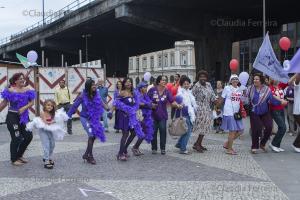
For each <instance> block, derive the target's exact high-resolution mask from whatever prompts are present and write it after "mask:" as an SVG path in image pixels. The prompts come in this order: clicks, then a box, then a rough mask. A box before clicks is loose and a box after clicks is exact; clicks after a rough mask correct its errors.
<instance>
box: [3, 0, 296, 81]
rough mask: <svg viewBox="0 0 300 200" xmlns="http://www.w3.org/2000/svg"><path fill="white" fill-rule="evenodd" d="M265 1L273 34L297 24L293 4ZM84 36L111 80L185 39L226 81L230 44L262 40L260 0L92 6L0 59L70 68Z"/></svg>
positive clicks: (19, 39) (126, 1)
mask: <svg viewBox="0 0 300 200" xmlns="http://www.w3.org/2000/svg"><path fill="white" fill-rule="evenodd" d="M81 1H84V0H81ZM266 1H267V9H266V11H267V22H268V23H267V25H269V27H268V28H267V30H269V31H270V32H271V33H278V32H279V31H280V27H281V25H282V24H284V23H287V22H295V21H298V20H300V15H297V11H298V10H299V9H298V8H299V6H298V3H297V1H296V0H286V1H284V2H283V1H281V0H272V1H271V0H266ZM83 34H91V37H90V38H89V39H88V49H89V60H93V59H99V58H100V59H102V60H103V63H105V64H106V65H107V67H108V68H107V73H108V75H109V76H111V75H113V74H115V75H117V76H124V75H126V74H127V71H128V57H129V56H132V55H138V54H143V53H146V52H150V51H155V50H160V49H164V48H170V47H173V45H174V42H175V41H177V40H183V39H189V40H193V41H194V42H195V50H196V64H197V69H198V70H199V69H214V70H217V71H219V72H220V73H221V74H222V75H224V74H225V69H227V68H228V62H229V60H230V59H231V47H232V46H231V45H232V42H234V41H238V40H241V39H247V38H250V37H257V36H262V0H255V1H253V0H243V1H240V0H224V1H220V0H209V1H208V0H207V1H206V0H95V1H91V2H90V3H88V4H86V5H85V6H82V7H80V8H78V9H76V10H74V11H71V12H66V13H64V16H63V17H60V18H59V19H57V20H55V21H50V22H49V23H46V24H45V25H44V26H38V27H35V28H33V29H32V30H28V31H27V32H25V33H22V34H20V35H17V36H14V37H11V38H10V39H9V41H7V43H5V44H2V46H1V47H0V55H2V58H4V59H12V60H13V59H15V56H14V54H15V52H19V53H23V54H26V52H27V51H28V50H29V49H35V50H37V51H38V52H41V51H44V53H45V57H47V58H48V60H49V66H60V65H61V54H64V58H65V61H67V62H68V64H69V65H71V64H75V63H78V62H79V58H78V57H79V56H78V50H79V49H82V51H83V53H84V50H85V40H84V39H83V38H82V37H81V36H82V35H83ZM40 57H41V56H40ZM83 61H84V59H83ZM40 62H41V61H40Z"/></svg>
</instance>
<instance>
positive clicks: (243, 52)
mask: <svg viewBox="0 0 300 200" xmlns="http://www.w3.org/2000/svg"><path fill="white" fill-rule="evenodd" d="M241 54H242V56H243V72H244V71H245V51H244V50H243V51H242V52H241Z"/></svg>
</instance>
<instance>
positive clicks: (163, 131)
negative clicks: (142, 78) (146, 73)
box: [148, 76, 182, 155]
mask: <svg viewBox="0 0 300 200" xmlns="http://www.w3.org/2000/svg"><path fill="white" fill-rule="evenodd" d="M148 96H149V97H150V99H151V100H152V102H153V103H155V104H157V107H156V109H155V110H153V111H152V117H153V120H154V134H153V140H152V141H151V145H152V154H157V132H158V130H159V134H160V150H161V154H162V155H165V154H166V140H167V120H168V111H167V103H171V104H172V106H173V107H175V108H178V109H182V106H181V105H179V104H177V103H176V102H175V101H174V99H173V96H172V94H171V93H170V91H169V90H167V89H166V77H165V76H158V77H157V79H156V86H155V87H152V88H151V89H150V90H149V91H148Z"/></svg>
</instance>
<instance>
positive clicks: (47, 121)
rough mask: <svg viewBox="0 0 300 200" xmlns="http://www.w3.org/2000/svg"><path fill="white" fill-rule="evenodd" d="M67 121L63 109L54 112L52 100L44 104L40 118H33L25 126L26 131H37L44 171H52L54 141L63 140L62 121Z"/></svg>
mask: <svg viewBox="0 0 300 200" xmlns="http://www.w3.org/2000/svg"><path fill="white" fill-rule="evenodd" d="M68 119H69V117H68V116H67V114H66V113H65V112H64V110H63V108H62V109H59V110H57V111H56V104H55V102H54V101H53V100H52V99H47V100H45V102H44V108H43V112H41V114H40V117H36V118H34V119H33V121H32V122H29V123H28V124H27V126H26V129H27V130H32V129H33V128H36V129H38V132H39V135H40V139H41V142H42V147H43V151H44V157H43V161H44V168H46V169H53V166H54V161H53V160H52V155H53V150H54V147H55V139H57V140H62V139H63V137H64V135H65V133H66V130H65V129H64V121H67V120H68Z"/></svg>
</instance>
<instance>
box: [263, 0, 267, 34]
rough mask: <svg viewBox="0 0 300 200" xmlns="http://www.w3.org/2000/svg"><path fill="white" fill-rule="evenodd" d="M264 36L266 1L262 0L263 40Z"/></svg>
mask: <svg viewBox="0 0 300 200" xmlns="http://www.w3.org/2000/svg"><path fill="white" fill-rule="evenodd" d="M265 35H266V0H263V38H265Z"/></svg>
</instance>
